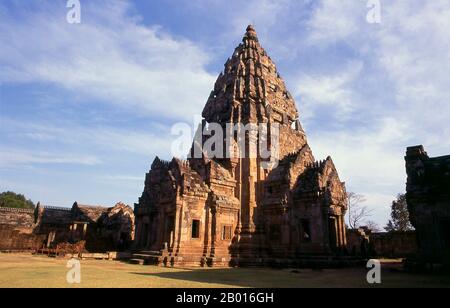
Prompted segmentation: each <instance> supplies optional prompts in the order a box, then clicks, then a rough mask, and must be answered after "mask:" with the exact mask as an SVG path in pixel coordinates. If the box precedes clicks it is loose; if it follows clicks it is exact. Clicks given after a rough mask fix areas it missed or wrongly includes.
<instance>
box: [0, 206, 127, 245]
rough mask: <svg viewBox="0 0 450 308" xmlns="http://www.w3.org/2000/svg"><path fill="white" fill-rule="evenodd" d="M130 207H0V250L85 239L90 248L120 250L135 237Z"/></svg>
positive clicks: (74, 241) (75, 241)
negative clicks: (26, 208) (29, 208)
mask: <svg viewBox="0 0 450 308" xmlns="http://www.w3.org/2000/svg"><path fill="white" fill-rule="evenodd" d="M134 225H135V222H134V213H133V209H132V208H130V207H129V206H126V205H125V204H123V203H118V204H116V205H115V206H114V207H111V208H107V207H98V206H86V205H81V204H78V203H76V202H75V204H74V205H73V206H72V208H62V207H60V208H58V207H49V206H41V205H40V204H38V206H37V207H36V209H35V210H20V209H8V208H0V234H1V239H0V250H26V249H37V248H41V247H56V245H58V244H60V243H77V242H79V241H85V242H86V249H87V250H88V251H91V252H102V251H108V250H109V251H111V250H122V249H125V248H127V247H128V246H130V244H131V242H132V241H133V240H134Z"/></svg>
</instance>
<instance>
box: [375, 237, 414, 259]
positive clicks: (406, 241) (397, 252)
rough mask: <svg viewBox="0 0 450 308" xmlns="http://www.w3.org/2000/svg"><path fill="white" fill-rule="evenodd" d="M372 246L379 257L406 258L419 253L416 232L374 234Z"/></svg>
mask: <svg viewBox="0 0 450 308" xmlns="http://www.w3.org/2000/svg"><path fill="white" fill-rule="evenodd" d="M370 246H371V248H372V249H373V250H374V253H375V254H376V255H377V256H380V257H389V258H405V257H407V256H410V255H413V254H415V253H417V242H416V233H415V232H414V231H406V232H401V231H396V232H383V233H372V234H371V235H370Z"/></svg>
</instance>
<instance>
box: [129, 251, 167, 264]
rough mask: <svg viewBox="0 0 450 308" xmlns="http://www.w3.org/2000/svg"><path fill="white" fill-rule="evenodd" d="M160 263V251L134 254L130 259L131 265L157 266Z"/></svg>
mask: <svg viewBox="0 0 450 308" xmlns="http://www.w3.org/2000/svg"><path fill="white" fill-rule="evenodd" d="M161 261H162V252H161V251H149V250H144V251H140V252H137V253H134V254H133V255H132V256H131V259H130V263H131V264H139V265H159V264H160V263H161Z"/></svg>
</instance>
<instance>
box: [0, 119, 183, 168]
mask: <svg viewBox="0 0 450 308" xmlns="http://www.w3.org/2000/svg"><path fill="white" fill-rule="evenodd" d="M0 120H1V123H2V134H4V135H5V136H7V137H8V138H11V139H15V140H17V139H19V140H26V141H28V142H31V144H33V145H34V146H35V147H38V146H39V144H36V142H39V143H42V144H47V145H52V146H51V147H52V148H55V147H57V148H58V151H66V152H70V151H72V150H73V148H76V149H77V152H81V153H88V154H89V155H97V156H98V155H106V156H105V157H103V159H102V160H106V159H107V158H108V156H109V154H108V153H111V151H114V152H117V153H131V154H137V155H142V156H147V157H149V159H150V157H152V156H153V155H160V156H162V157H166V156H168V155H170V148H171V142H172V140H173V139H172V138H171V137H170V136H169V133H170V129H169V128H168V127H164V126H163V127H158V128H155V126H152V125H149V127H148V132H143V131H138V130H136V129H131V128H120V127H118V128H116V127H107V126H97V127H95V126H91V127H83V126H79V125H77V124H74V123H70V122H65V123H64V126H57V125H53V124H46V123H42V122H39V121H35V122H30V121H28V122H25V123H24V122H22V121H15V120H11V119H8V118H4V117H2V118H0ZM158 132H159V134H158ZM174 138H175V136H174ZM5 146H6V145H5ZM24 151H26V150H24ZM105 153H106V154H105Z"/></svg>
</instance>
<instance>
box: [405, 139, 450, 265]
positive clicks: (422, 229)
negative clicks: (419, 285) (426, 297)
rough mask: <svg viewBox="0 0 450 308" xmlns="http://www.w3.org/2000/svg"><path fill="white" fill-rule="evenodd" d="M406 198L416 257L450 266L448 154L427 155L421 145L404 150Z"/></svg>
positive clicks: (449, 173)
mask: <svg viewBox="0 0 450 308" xmlns="http://www.w3.org/2000/svg"><path fill="white" fill-rule="evenodd" d="M405 160H406V172H407V174H408V181H407V186H406V192H407V193H406V201H407V203H408V210H409V217H410V220H411V223H412V225H413V226H414V228H415V229H416V236H417V244H418V256H417V257H418V261H419V262H420V263H441V264H442V263H446V265H447V266H448V268H449V269H450V155H448V156H442V157H429V156H428V154H427V152H425V150H424V148H423V146H421V145H420V146H414V147H409V148H408V149H407V151H406V157H405Z"/></svg>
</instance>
